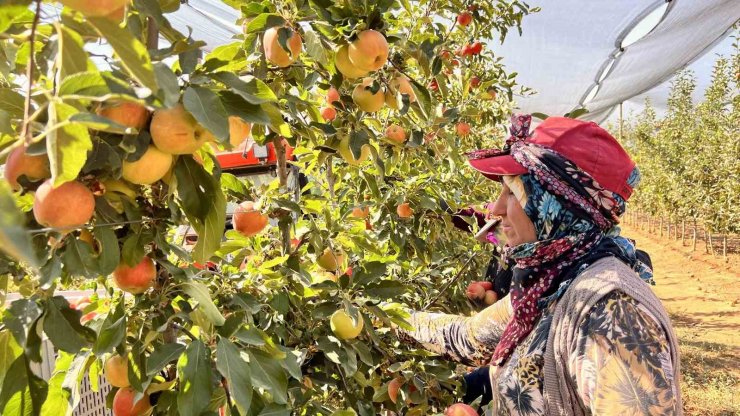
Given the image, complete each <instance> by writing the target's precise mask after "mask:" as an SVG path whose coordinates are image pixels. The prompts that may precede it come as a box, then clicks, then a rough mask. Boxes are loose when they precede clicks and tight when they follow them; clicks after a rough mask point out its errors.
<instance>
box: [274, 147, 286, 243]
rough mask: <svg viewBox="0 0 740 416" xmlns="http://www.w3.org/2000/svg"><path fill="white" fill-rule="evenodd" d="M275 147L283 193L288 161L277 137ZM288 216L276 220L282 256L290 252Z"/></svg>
mask: <svg viewBox="0 0 740 416" xmlns="http://www.w3.org/2000/svg"><path fill="white" fill-rule="evenodd" d="M272 143H273V144H274V145H275V156H276V158H277V174H278V179H279V181H280V188H281V190H282V191H283V192H285V191H287V190H288V160H287V154H286V150H285V144H284V143H283V138H282V137H277V138H276V139H275V140H273V141H272ZM290 219H291V218H290V214H289V213H288V214H287V215H285V216H281V217H280V219H279V220H278V229H279V230H280V239H281V241H282V246H283V254H287V253H288V252H290V224H291V221H290Z"/></svg>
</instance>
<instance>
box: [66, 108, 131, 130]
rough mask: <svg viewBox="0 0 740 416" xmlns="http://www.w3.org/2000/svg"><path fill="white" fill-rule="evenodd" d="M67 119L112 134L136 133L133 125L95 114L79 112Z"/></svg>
mask: <svg viewBox="0 0 740 416" xmlns="http://www.w3.org/2000/svg"><path fill="white" fill-rule="evenodd" d="M69 121H73V122H75V123H79V124H82V125H83V126H85V127H87V128H91V129H93V130H98V131H104V132H107V133H113V134H137V133H138V131H137V130H136V129H135V128H133V127H126V126H124V125H122V124H118V123H116V122H115V121H113V120H111V119H109V118H105V117H103V116H99V115H97V114H92V113H85V112H80V113H77V114H75V115H73V116H72V117H70V119H69Z"/></svg>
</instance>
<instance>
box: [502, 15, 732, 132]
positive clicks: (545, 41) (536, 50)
mask: <svg viewBox="0 0 740 416" xmlns="http://www.w3.org/2000/svg"><path fill="white" fill-rule="evenodd" d="M664 3H665V2H664V1H663V0H659V1H644V0H642V1H639V0H620V1H607V0H603V1H581V0H559V1H556V2H552V1H551V2H544V1H539V2H536V3H535V4H532V5H533V6H540V7H542V11H541V12H539V13H537V14H534V15H531V16H527V17H526V18H525V19H524V21H523V24H522V31H523V34H522V36H518V35H517V34H510V35H509V37H507V39H506V42H505V43H504V45H502V46H496V47H495V48H496V51H497V54H499V55H501V56H503V57H504V62H505V63H506V65H507V67H508V68H509V69H510V70H511V71H516V72H518V74H519V76H518V81H519V82H520V83H521V84H523V85H526V86H528V87H531V88H533V89H534V90H536V92H537V94H536V95H533V96H528V97H517V104H518V107H519V109H520V110H519V111H521V112H526V113H531V112H542V113H545V114H549V115H562V114H565V113H567V112H569V111H572V110H574V109H576V108H579V107H580V106H581V103H582V102H583V101H584V99H586V98H587V95H589V92H592V89H593V88H594V86H595V85H597V83H598V84H599V87H598V91H597V92H596V94H595V95H593V93H592V94H590V95H591V97H590V98H591V99H590V100H589V101H587V102H585V103H584V104H585V107H586V108H587V109H588V110H589V111H590V113H589V114H587V115H584V116H583V117H582V118H586V119H590V120H595V121H603V120H604V119H605V118H606V117H607V116H608V115H609V114H610V113H611V111H612V110H613V108H614V106H615V105H617V104H619V103H620V102H622V101H624V100H627V99H629V98H631V97H633V96H636V95H638V94H641V93H643V92H645V91H647V90H649V89H650V88H652V87H654V86H656V85H658V84H660V83H661V82H663V81H665V80H666V79H667V78H669V77H670V76H671V75H672V74H673V73H674V72H675V71H677V70H679V69H681V68H683V67H685V66H686V65H687V64H689V63H691V62H692V61H694V60H695V59H697V58H699V57H701V56H702V55H703V54H704V53H705V52H706V51H707V50H709V49H711V47H712V46H713V45H715V44H716V43H717V42H718V41H721V40H722V39H724V38H726V37H727V35H728V34H729V31H730V29H731V28H732V25H733V24H734V23H736V22H737V21H738V19H740V1H738V0H701V1H698V0H673V1H671V2H670V4H668V6H667V9H666V12H665V14H664V15H663V18H662V20H661V21H660V22H659V23H658V25H657V26H656V27H655V28H654V29H653V30H652V31H651V32H650V33H648V34H647V35H645V36H644V37H642V38H640V39H639V40H637V41H636V42H635V43H632V44H631V45H628V46H627V47H626V48H624V50H623V51H620V49H619V45H620V44H621V41H622V40H623V39H624V37H625V36H626V35H627V34H628V33H629V31H630V30H631V29H632V28H633V27H634V26H636V25H638V24H639V23H640V21H641V20H642V19H643V18H644V17H645V16H647V15H649V14H650V12H651V11H653V10H655V9H656V8H658V7H660V6H661V5H662V4H664ZM615 56H616V59H614V57H615ZM612 60H614V62H613V64H611V65H610V62H611V61H612ZM605 69H608V71H607V72H604V71H605ZM604 75H605V76H604ZM599 81H600V82H599Z"/></svg>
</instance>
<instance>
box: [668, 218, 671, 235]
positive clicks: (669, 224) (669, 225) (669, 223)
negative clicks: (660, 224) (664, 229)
mask: <svg viewBox="0 0 740 416" xmlns="http://www.w3.org/2000/svg"><path fill="white" fill-rule="evenodd" d="M668 239H669V240H670V239H671V219H670V218H669V219H668Z"/></svg>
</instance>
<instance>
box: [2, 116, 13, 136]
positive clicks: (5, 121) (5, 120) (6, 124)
mask: <svg viewBox="0 0 740 416" xmlns="http://www.w3.org/2000/svg"><path fill="white" fill-rule="evenodd" d="M0 133H1V134H7V135H14V134H15V130H13V123H12V121H11V120H10V114H9V113H8V112H7V111H5V110H0Z"/></svg>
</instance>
